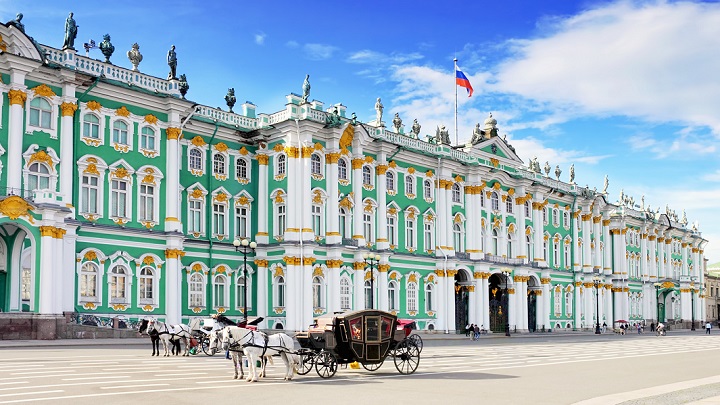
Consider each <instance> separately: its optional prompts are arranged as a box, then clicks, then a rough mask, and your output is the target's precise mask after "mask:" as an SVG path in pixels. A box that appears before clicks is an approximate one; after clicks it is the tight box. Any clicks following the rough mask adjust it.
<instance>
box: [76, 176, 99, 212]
mask: <svg viewBox="0 0 720 405" xmlns="http://www.w3.org/2000/svg"><path fill="white" fill-rule="evenodd" d="M99 190H100V188H99V187H98V178H97V177H96V176H88V175H83V176H82V188H81V190H80V212H82V213H86V214H97V213H98V205H99V204H98V196H99Z"/></svg>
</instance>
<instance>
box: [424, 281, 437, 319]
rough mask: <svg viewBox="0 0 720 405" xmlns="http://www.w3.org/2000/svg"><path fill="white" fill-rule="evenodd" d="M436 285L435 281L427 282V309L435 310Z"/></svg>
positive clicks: (428, 310) (427, 310)
mask: <svg viewBox="0 0 720 405" xmlns="http://www.w3.org/2000/svg"><path fill="white" fill-rule="evenodd" d="M434 295H435V285H434V284H433V283H427V284H425V311H426V312H430V311H434V310H435V297H434Z"/></svg>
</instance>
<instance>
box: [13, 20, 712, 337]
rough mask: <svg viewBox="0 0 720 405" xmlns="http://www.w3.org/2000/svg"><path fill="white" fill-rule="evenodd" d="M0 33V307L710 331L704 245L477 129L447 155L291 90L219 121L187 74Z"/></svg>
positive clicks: (125, 315)
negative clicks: (192, 97) (389, 315)
mask: <svg viewBox="0 0 720 405" xmlns="http://www.w3.org/2000/svg"><path fill="white" fill-rule="evenodd" d="M0 36H1V39H0V50H2V52H1V53H0V78H1V79H2V83H0V92H1V93H2V97H0V258H1V260H0V309H1V310H2V311H3V312H9V313H30V314H35V315H38V316H42V317H46V318H58V319H60V318H61V317H62V316H63V314H76V317H78V316H79V317H82V316H85V317H94V318H96V319H112V318H118V317H119V318H122V319H124V320H126V322H128V323H130V324H132V322H136V321H137V320H138V319H142V318H146V317H153V318H157V319H163V320H168V321H169V322H180V321H183V322H187V321H188V320H189V319H190V318H193V317H199V316H203V317H206V316H208V315H210V314H213V313H218V312H220V313H224V314H225V315H226V316H228V317H230V318H234V319H240V318H243V316H244V313H243V312H244V311H245V310H247V312H248V315H249V316H250V317H258V316H260V317H263V318H264V320H263V322H262V324H261V327H263V328H266V329H280V328H282V329H286V330H294V331H296V330H303V329H306V327H307V325H309V324H311V323H312V321H313V319H314V318H316V317H318V316H322V315H324V314H332V313H334V312H338V311H345V310H351V309H361V308H366V307H371V306H372V307H374V308H379V309H383V310H387V311H391V312H393V313H395V314H397V315H398V316H399V317H401V318H412V319H415V320H416V321H417V324H418V327H419V328H420V329H426V330H438V331H455V330H458V329H463V328H464V327H465V325H466V324H469V323H475V324H478V325H483V327H484V328H486V329H490V330H492V331H494V332H505V330H506V328H509V329H510V330H511V331H513V332H515V331H517V332H528V331H530V332H532V331H541V330H556V329H588V330H590V329H592V328H594V327H595V325H596V323H599V324H603V323H606V324H607V325H609V326H610V325H616V321H619V320H622V321H626V322H630V323H636V322H643V321H644V322H647V323H648V324H649V323H650V322H657V320H658V319H661V320H662V321H664V322H670V323H678V324H681V325H683V326H684V327H687V326H689V324H690V322H691V321H692V320H704V319H705V311H706V306H705V302H704V295H705V292H704V291H703V289H702V288H701V286H703V284H704V278H703V272H702V267H703V266H702V265H701V264H702V263H703V260H704V258H703V249H704V247H705V245H706V243H707V241H706V240H705V239H703V238H702V236H701V234H700V232H698V231H697V229H696V228H695V227H689V226H688V221H687V219H686V218H685V217H684V214H683V215H682V218H680V217H679V216H678V215H677V214H675V212H674V211H672V210H670V209H669V208H667V209H666V210H665V212H659V210H652V209H650V208H648V207H646V206H645V203H644V201H642V205H640V204H636V203H635V202H634V201H633V199H632V198H629V197H627V196H624V195H623V196H621V199H620V201H615V202H613V201H611V199H610V197H609V196H608V194H607V193H606V192H605V191H606V189H607V184H606V185H605V188H604V189H603V191H597V190H596V189H590V188H587V187H581V186H579V185H578V184H576V183H575V182H574V172H573V171H571V173H570V180H569V181H568V182H565V181H562V180H560V170H559V168H557V169H556V171H555V173H550V167H549V165H547V164H546V166H545V170H544V173H543V170H541V168H540V167H539V165H538V163H537V162H536V161H532V162H529V168H528V165H527V164H526V163H524V162H523V161H522V160H521V159H520V158H519V157H518V156H517V155H516V153H515V150H514V148H513V147H512V146H511V145H510V144H508V143H507V141H505V140H504V139H503V138H502V137H498V136H497V133H498V127H497V122H496V120H495V119H494V118H492V116H490V117H488V118H487V119H485V120H484V123H483V124H482V125H479V126H478V127H477V128H476V130H475V133H474V134H465V135H466V137H467V138H470V137H471V136H472V141H471V142H469V143H468V144H465V145H450V144H449V141H448V137H447V135H446V133H444V131H443V130H442V129H438V133H437V134H436V136H435V137H433V138H432V139H431V140H430V141H426V140H423V139H420V138H421V137H420V136H419V135H420V127H419V125H417V126H416V127H414V128H413V130H412V131H405V129H404V128H403V126H402V124H401V122H399V117H397V116H396V120H392V121H394V122H392V123H390V127H386V126H385V125H384V123H383V121H382V119H381V111H380V113H379V117H378V118H379V119H378V120H375V121H373V122H368V123H363V122H359V121H357V120H356V119H355V118H354V115H353V117H352V118H349V117H348V114H347V110H346V107H345V106H343V105H342V104H339V103H338V104H333V105H328V106H326V105H324V104H323V103H322V102H320V101H317V100H308V98H307V96H308V94H307V93H306V94H303V95H302V96H301V95H296V94H289V95H288V96H287V104H285V106H284V107H282V108H280V109H279V111H274V112H269V113H261V112H258V111H257V108H256V106H255V105H253V104H252V103H249V102H246V103H244V104H242V105H241V106H240V108H239V109H238V110H239V111H238V112H232V111H224V110H221V109H218V108H213V107H208V106H204V105H198V104H196V103H194V102H192V101H189V100H186V99H185V97H184V95H185V92H186V91H187V83H186V82H185V81H184V80H183V79H184V78H183V77H182V76H181V79H176V78H174V77H173V76H174V75H170V76H171V77H170V78H169V79H164V78H160V77H154V76H151V75H149V74H146V73H141V72H140V71H138V70H137V64H136V65H135V69H128V68H124V67H120V66H117V65H114V64H112V63H110V62H103V61H99V60H95V59H92V58H88V57H85V56H82V55H81V54H79V53H78V52H76V51H75V50H74V49H72V47H65V48H66V49H64V50H63V49H58V48H53V47H51V46H47V45H42V44H38V43H37V42H35V41H34V40H33V39H32V38H30V37H29V36H27V35H26V34H25V33H24V32H23V29H22V27H21V28H19V27H18V25H16V24H12V23H8V24H0ZM107 40H108V41H109V38H107ZM104 49H108V47H107V46H106V47H105V48H104ZM103 52H104V51H103ZM106 56H107V55H106ZM107 59H108V60H109V59H110V57H109V56H108V57H107ZM138 63H139V62H138ZM308 87H309V86H308ZM231 98H232V103H234V96H232V97H231V95H228V100H230V99H231ZM228 103H229V105H231V104H230V103H231V101H228ZM231 110H232V109H231ZM433 132H435V131H433ZM553 174H555V176H553ZM643 200H644V199H643ZM236 239H240V240H241V239H248V240H252V241H255V242H256V243H257V247H256V248H255V249H254V250H252V249H246V250H245V251H246V252H247V253H246V255H244V254H243V252H239V251H238V250H236V248H235V246H234V245H233V241H234V240H236ZM368 256H369V258H368Z"/></svg>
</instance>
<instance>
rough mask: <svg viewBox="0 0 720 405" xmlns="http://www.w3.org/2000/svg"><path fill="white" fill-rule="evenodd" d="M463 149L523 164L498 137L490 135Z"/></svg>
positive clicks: (506, 161)
mask: <svg viewBox="0 0 720 405" xmlns="http://www.w3.org/2000/svg"><path fill="white" fill-rule="evenodd" d="M465 151H466V152H468V153H470V154H471V155H473V156H478V157H482V158H485V159H497V160H499V161H501V162H503V163H505V164H508V163H512V164H513V165H523V161H522V159H520V158H519V157H518V155H517V154H516V153H515V151H513V150H512V149H511V148H510V146H508V144H507V143H506V142H505V141H503V140H502V139H501V138H499V137H492V138H490V139H487V140H484V141H482V142H479V143H477V144H475V145H473V146H472V147H470V148H465Z"/></svg>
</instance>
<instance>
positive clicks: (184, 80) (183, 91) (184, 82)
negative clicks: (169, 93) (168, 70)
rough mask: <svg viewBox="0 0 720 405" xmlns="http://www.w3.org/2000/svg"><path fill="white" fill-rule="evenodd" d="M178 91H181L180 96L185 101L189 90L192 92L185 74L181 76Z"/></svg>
mask: <svg viewBox="0 0 720 405" xmlns="http://www.w3.org/2000/svg"><path fill="white" fill-rule="evenodd" d="M178 89H179V90H180V95H181V96H182V98H183V99H185V95H186V94H187V92H188V90H190V85H188V82H187V77H185V74H184V73H183V74H181V75H180V83H178Z"/></svg>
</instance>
